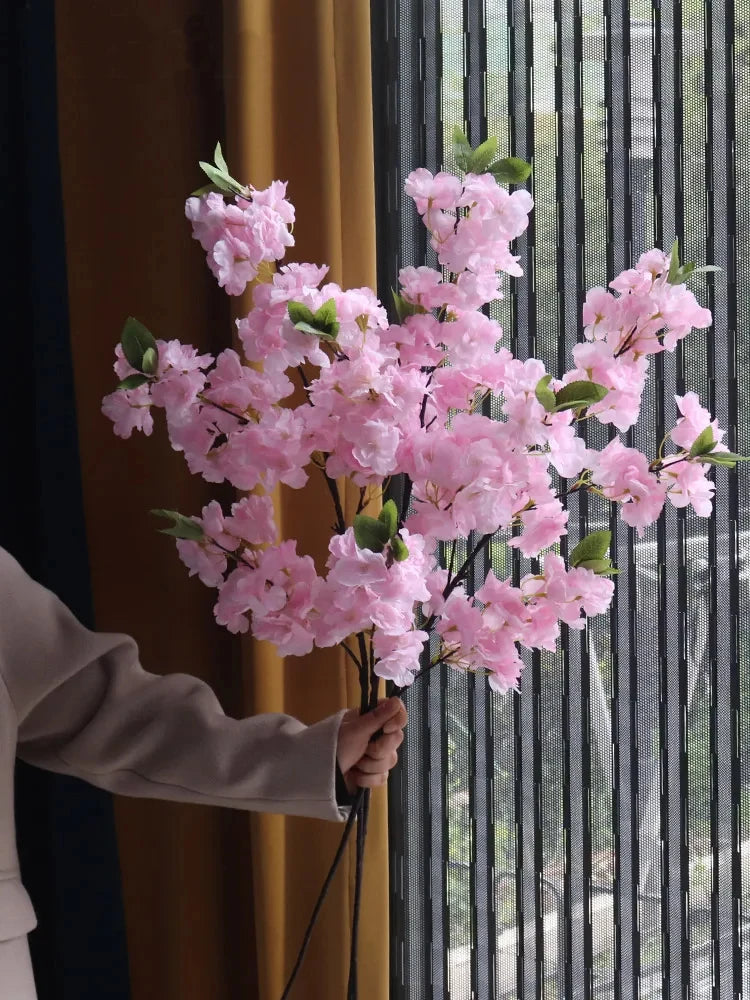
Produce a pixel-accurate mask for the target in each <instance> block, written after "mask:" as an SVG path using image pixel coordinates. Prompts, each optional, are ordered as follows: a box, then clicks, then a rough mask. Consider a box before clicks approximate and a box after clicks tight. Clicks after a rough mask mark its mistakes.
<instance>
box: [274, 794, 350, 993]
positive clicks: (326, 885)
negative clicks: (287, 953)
mask: <svg viewBox="0 0 750 1000" xmlns="http://www.w3.org/2000/svg"><path fill="white" fill-rule="evenodd" d="M364 797H365V789H364V788H360V790H359V791H358V792H357V797H356V799H355V800H354V804H353V805H352V809H351V812H350V813H349V818H348V819H347V821H346V826H345V827H344V832H343V834H342V835H341V843H340V844H339V846H338V849H337V851H336V854H335V855H334V858H333V861H332V862H331V867H330V868H329V869H328V874H327V875H326V877H325V881H324V882H323V887H322V889H321V890H320V894H319V896H318V898H317V900H316V902H315V906H314V907H313V911H312V914H311V915H310V920H309V922H308V925H307V929H306V931H305V936H304V938H303V939H302V945H301V946H300V950H299V952H298V954H297V960H296V961H295V963H294V968H293V969H292V971H291V974H290V976H289V979H288V981H287V984H286V987H285V989H284V992H283V993H282V994H281V1000H288V997H289V994H290V992H291V989H292V986H293V985H294V981H295V979H296V978H297V973H298V972H299V970H300V966H301V965H302V960H303V959H304V957H305V953H306V952H307V949H308V946H309V944H310V938H311V937H312V932H313V928H314V927H315V924H316V923H317V921H318V915H319V913H320V909H321V907H322V906H323V903H324V902H325V898H326V896H327V895H328V890H329V889H330V887H331V882H332V881H333V876H334V875H335V874H336V872H337V871H338V867H339V865H340V864H341V859H342V858H343V856H344V850H345V848H346V845H347V843H348V841H349V837H350V836H351V834H352V830H353V829H354V824H355V822H356V820H357V817H358V816H359V813H360V809H361V807H362V802H363V801H364Z"/></svg>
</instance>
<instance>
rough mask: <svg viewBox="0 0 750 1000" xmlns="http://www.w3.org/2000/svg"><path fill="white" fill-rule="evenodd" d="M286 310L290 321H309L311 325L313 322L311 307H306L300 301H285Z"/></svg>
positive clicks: (295, 322)
mask: <svg viewBox="0 0 750 1000" xmlns="http://www.w3.org/2000/svg"><path fill="white" fill-rule="evenodd" d="M286 311H287V312H288V313H289V319H290V320H291V321H292V323H294V324H295V326H296V325H297V323H309V324H310V325H311V326H312V324H313V323H314V322H315V316H314V315H313V311H312V309H308V308H307V306H306V305H304V304H303V303H302V302H287V304H286Z"/></svg>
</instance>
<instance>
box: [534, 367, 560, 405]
mask: <svg viewBox="0 0 750 1000" xmlns="http://www.w3.org/2000/svg"><path fill="white" fill-rule="evenodd" d="M551 381H552V376H551V375H544V376H543V377H542V378H540V379H539V381H538V382H537V384H536V389H535V391H534V395H535V396H536V398H537V402H539V403H541V404H542V406H543V407H544V409H545V410H546V411H547V413H551V412H552V411H553V410H554V409H555V394H554V392H553V391H552V390H551V389H550V387H549V384H550V382H551Z"/></svg>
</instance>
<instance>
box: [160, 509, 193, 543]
mask: <svg viewBox="0 0 750 1000" xmlns="http://www.w3.org/2000/svg"><path fill="white" fill-rule="evenodd" d="M151 513H152V514H156V516H157V517H168V518H170V520H172V521H174V524H172V526H171V527H169V528H159V531H160V532H161V533H162V535H172V537H173V538H186V539H188V540H189V541H191V542H197V541H198V540H199V539H201V538H203V537H204V535H203V528H202V527H201V526H200V525H199V524H197V523H196V522H195V521H193V519H192V518H190V517H185V515H184V514H180V513H179V512H178V511H176V510H152V511H151Z"/></svg>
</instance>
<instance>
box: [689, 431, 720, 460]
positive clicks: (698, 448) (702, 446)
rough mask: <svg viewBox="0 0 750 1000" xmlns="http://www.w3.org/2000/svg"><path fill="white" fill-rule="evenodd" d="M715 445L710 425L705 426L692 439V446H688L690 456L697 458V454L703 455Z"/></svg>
mask: <svg viewBox="0 0 750 1000" xmlns="http://www.w3.org/2000/svg"><path fill="white" fill-rule="evenodd" d="M715 447H716V442H715V441H714V432H713V430H712V429H711V428H710V427H707V428H706V429H705V430H704V431H701V432H700V434H699V435H698V437H697V438H696V439H695V441H693V444H692V447H691V448H690V457H691V458H697V457H698V456H699V455H705V454H707V453H708V452H709V451H713V450H714V448H715Z"/></svg>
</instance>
